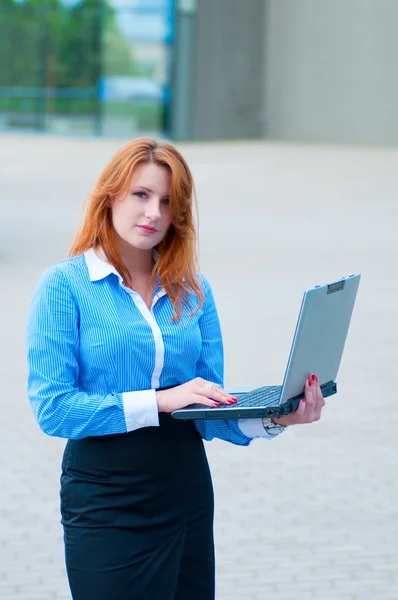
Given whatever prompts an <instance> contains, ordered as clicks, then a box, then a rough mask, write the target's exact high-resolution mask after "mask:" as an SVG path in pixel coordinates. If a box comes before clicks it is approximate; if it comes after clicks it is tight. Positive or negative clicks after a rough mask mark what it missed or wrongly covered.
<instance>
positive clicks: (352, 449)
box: [0, 136, 398, 600]
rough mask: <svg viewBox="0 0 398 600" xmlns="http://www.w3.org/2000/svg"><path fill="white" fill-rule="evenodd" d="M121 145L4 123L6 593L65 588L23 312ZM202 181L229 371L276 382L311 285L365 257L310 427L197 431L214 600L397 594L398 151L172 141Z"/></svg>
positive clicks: (2, 501) (206, 264)
mask: <svg viewBox="0 0 398 600" xmlns="http://www.w3.org/2000/svg"><path fill="white" fill-rule="evenodd" d="M121 143H122V142H120V141H119V140H118V141H112V140H111V141H110V140H98V139H95V140H93V139H85V140H77V139H61V138H60V139H57V138H45V137H26V138H22V137H16V138H12V137H7V136H3V137H0V181H1V183H2V189H3V191H5V193H3V195H2V200H1V225H2V236H1V240H0V267H1V274H2V286H1V291H2V293H1V294H0V319H1V329H2V331H3V336H2V338H3V344H1V346H0V353H1V356H0V358H1V360H0V375H1V381H2V386H3V395H2V411H1V412H2V418H1V420H0V448H1V452H0V470H1V473H2V474H3V481H2V484H3V485H2V488H1V492H0V519H1V532H0V597H1V598H4V599H5V600H11V599H14V598H15V599H16V600H22V599H24V598H30V599H31V600H47V598H51V599H57V600H58V599H60V600H64V599H67V598H69V597H70V595H69V592H68V585H67V581H66V577H65V570H64V566H63V547H62V530H61V526H60V524H59V510H58V508H59V500H58V481H59V467H60V460H61V455H62V449H63V446H64V442H63V441H62V440H58V439H50V438H48V437H46V436H45V435H44V434H42V433H41V432H40V431H39V430H38V428H37V425H36V424H35V422H34V419H33V416H32V414H31V410H30V407H29V405H28V401H27V398H26V392H25V378H26V367H25V363H24V326H25V317H26V309H27V305H28V302H29V299H30V297H31V295H32V292H33V288H34V285H35V283H36V281H37V279H38V277H39V275H40V273H41V272H42V271H43V270H44V268H45V267H46V266H47V265H49V264H52V263H54V262H56V261H57V260H60V259H61V258H63V257H64V256H65V255H66V254H67V249H68V246H69V244H70V241H71V239H72V237H73V230H74V228H76V226H77V223H78V221H79V218H80V215H81V210H80V207H81V203H82V201H83V200H84V197H85V195H86V193H87V191H88V190H89V189H90V186H91V184H92V183H93V182H94V180H95V178H96V176H97V175H98V173H99V171H100V169H101V168H102V166H103V165H104V164H105V162H106V161H107V160H108V158H109V157H110V155H111V154H112V152H113V151H114V150H115V149H116V148H117V147H119V146H120V145H121ZM181 148H182V150H183V152H184V154H185V156H186V157H187V159H188V161H189V163H190V164H191V166H192V169H193V172H194V175H195V179H196V183H197V191H198V199H199V209H200V232H201V265H202V270H203V272H204V273H205V274H206V276H207V277H208V278H209V279H210V281H211V283H212V285H213V289H214V292H215V295H216V299H217V302H218V307H219V313H220V318H221V322H222V326H223V332H224V341H225V349H226V382H227V384H228V385H251V384H253V385H257V384H259V385H260V384H264V383H275V382H276V383H278V382H279V381H280V380H281V378H282V376H283V369H284V365H285V363H286V358H287V353H288V350H289V346H290V343H291V337H292V334H293V329H294V324H295V319H296V316H297V311H298V308H299V305H300V301H301V293H302V290H303V289H304V288H305V287H309V286H311V285H313V284H314V283H319V282H324V281H326V280H331V279H336V278H338V277H340V276H341V275H347V274H350V273H351V272H354V271H361V272H362V274H363V279H362V282H361V288H360V292H359V296H358V301H357V305H356V307H355V312H354V316H353V320H352V324H351V329H350V334H349V338H348V341H347V345H346V349H345V354H344V358H343V363H342V366H341V370H340V376H339V393H338V395H337V396H335V397H334V398H331V399H330V400H328V403H327V407H326V409H325V412H324V417H323V419H322V420H321V422H319V423H317V424H315V425H309V426H301V427H295V428H291V429H290V430H289V431H288V432H286V433H284V434H283V436H280V438H278V439H276V440H274V441H272V442H265V441H256V442H254V443H253V444H252V445H251V446H250V447H249V448H236V447H233V446H231V445H228V444H225V443H222V442H218V441H214V442H211V443H210V444H207V451H208V455H209V459H210V463H211V467H212V471H213V477H214V486H215V491H216V528H215V530H216V544H217V557H218V560H217V568H218V584H217V585H218V590H217V598H218V599H219V600H246V599H248V600H251V599H253V600H260V599H261V600H262V599H266V598H269V597H272V598H273V599H274V600H290V599H293V598H294V599H295V600H304V599H305V600H307V599H313V598H316V599H318V600H323V599H325V600H346V599H347V600H348V599H349V600H375V599H376V600H398V570H397V564H398V519H397V505H398V503H397V497H398V483H397V477H396V473H397V451H398V440H397V434H396V422H397V416H398V408H397V399H396V393H395V391H394V390H395V385H394V383H393V381H394V375H395V371H396V361H397V358H398V327H397V313H396V297H397V292H398V283H397V282H398V277H397V276H398V270H397V256H398V241H397V234H396V228H397V223H398V208H397V202H396V198H397V192H398V151H397V150H394V149H382V148H373V149H371V148H333V147H315V146H305V147H304V146H303V147H300V146H294V145H287V144H286V145H283V144H281V145H278V144H266V143H260V142H255V143H240V144H222V143H219V144H212V145H208V144H198V145H184V146H181Z"/></svg>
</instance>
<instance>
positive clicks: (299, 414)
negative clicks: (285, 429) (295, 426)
mask: <svg viewBox="0 0 398 600" xmlns="http://www.w3.org/2000/svg"><path fill="white" fill-rule="evenodd" d="M305 405H306V401H305V398H302V399H301V400H300V404H299V405H298V407H297V410H296V412H295V413H294V415H295V416H296V418H297V421H301V419H302V417H303V415H304V413H305V408H306V407H305Z"/></svg>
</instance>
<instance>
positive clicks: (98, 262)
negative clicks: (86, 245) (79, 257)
mask: <svg viewBox="0 0 398 600" xmlns="http://www.w3.org/2000/svg"><path fill="white" fill-rule="evenodd" d="M100 256H101V258H100ZM84 258H85V260H86V265H87V269H88V274H89V277H90V281H99V280H100V279H104V278H105V277H108V275H110V274H111V273H114V274H115V275H117V276H118V278H119V279H120V280H121V279H122V276H121V275H120V273H119V272H118V271H116V269H115V267H114V266H113V265H111V264H109V263H108V262H106V259H105V256H104V254H103V253H102V251H101V250H94V248H90V250H87V251H86V252H85V253H84Z"/></svg>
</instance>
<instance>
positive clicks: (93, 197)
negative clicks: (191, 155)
mask: <svg viewBox="0 0 398 600" xmlns="http://www.w3.org/2000/svg"><path fill="white" fill-rule="evenodd" d="M143 163H153V164H156V165H159V166H162V167H166V168H167V169H169V171H170V173H171V194H170V206H171V211H172V223H171V225H170V228H169V230H168V232H167V234H166V235H165V237H164V238H163V240H162V241H161V242H160V243H159V244H158V245H157V246H156V248H155V249H156V250H157V252H158V253H159V258H158V260H157V261H156V263H155V265H154V269H153V272H152V278H151V282H152V283H153V282H154V281H155V278H156V276H157V275H158V276H159V279H160V282H161V284H162V286H163V287H164V288H165V290H166V292H167V294H168V295H169V297H170V299H171V302H172V304H173V320H177V319H179V318H180V317H181V315H182V313H183V310H184V304H188V305H190V303H189V299H188V294H192V293H193V294H194V295H196V296H197V297H198V299H199V305H198V307H197V309H196V310H199V309H200V307H201V306H202V304H203V292H202V288H201V285H200V281H199V278H198V275H197V251H196V230H195V225H194V219H193V214H192V203H193V193H194V184H193V178H192V174H191V172H190V170H189V167H188V165H187V163H186V161H185V160H184V158H183V157H182V156H181V154H180V153H179V152H178V150H177V149H176V148H174V146H172V145H171V144H170V143H168V142H165V141H163V140H161V141H157V140H154V139H152V138H147V137H143V138H138V139H136V140H133V141H132V142H130V143H129V144H127V145H126V146H124V147H123V148H121V149H120V150H119V151H118V152H117V153H116V154H115V155H114V156H113V158H112V159H111V161H110V162H109V163H108V164H107V166H106V167H105V169H104V170H103V171H102V173H101V175H100V177H99V179H98V181H97V183H96V185H95V187H94V189H93V191H92V193H91V194H90V196H89V198H88V206H87V212H86V216H85V219H84V222H83V226H82V229H81V231H80V232H79V233H78V235H77V237H76V239H75V241H74V243H73V245H72V248H71V250H70V256H77V255H78V254H82V253H83V252H86V251H87V250H89V249H90V248H94V249H97V248H102V250H103V252H104V254H105V256H106V258H107V260H108V261H109V263H111V264H112V265H113V266H114V267H115V268H116V270H117V271H118V272H119V273H120V275H121V276H122V277H123V280H124V282H125V284H127V285H128V286H129V287H131V286H132V280H131V277H130V274H129V271H128V269H127V267H126V265H125V264H124V263H123V261H122V260H121V258H120V255H119V253H118V251H117V247H116V243H115V236H114V229H113V225H112V218H111V209H110V205H111V203H112V201H113V199H114V198H115V197H116V196H118V195H119V194H124V193H125V194H127V193H128V189H129V186H130V182H131V179H132V176H133V172H134V169H135V168H136V167H137V165H139V164H143ZM195 312H196V311H195Z"/></svg>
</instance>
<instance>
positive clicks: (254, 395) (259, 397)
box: [219, 385, 282, 408]
mask: <svg viewBox="0 0 398 600" xmlns="http://www.w3.org/2000/svg"><path fill="white" fill-rule="evenodd" d="M281 391H282V386H281V385H265V386H264V387H259V388H256V389H255V390H252V391H251V392H244V393H243V394H241V393H239V394H235V397H236V398H237V399H238V402H237V404H232V405H231V404H227V405H225V404H220V406H219V408H233V407H234V406H244V407H251V406H273V405H275V404H278V402H279V397H280V395H281Z"/></svg>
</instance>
